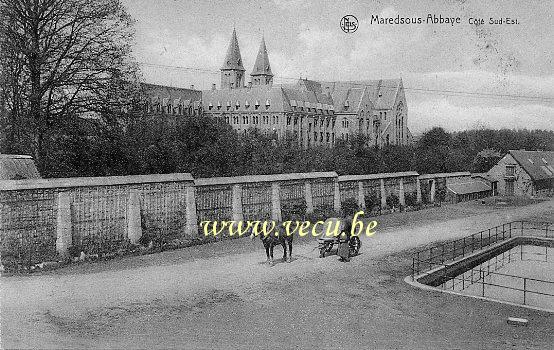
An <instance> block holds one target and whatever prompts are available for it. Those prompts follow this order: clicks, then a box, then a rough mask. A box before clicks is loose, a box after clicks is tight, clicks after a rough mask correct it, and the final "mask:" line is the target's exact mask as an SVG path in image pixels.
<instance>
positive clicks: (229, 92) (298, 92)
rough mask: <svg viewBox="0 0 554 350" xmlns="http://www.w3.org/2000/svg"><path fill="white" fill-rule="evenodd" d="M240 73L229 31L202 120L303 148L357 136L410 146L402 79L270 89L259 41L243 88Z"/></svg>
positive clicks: (234, 41)
mask: <svg viewBox="0 0 554 350" xmlns="http://www.w3.org/2000/svg"><path fill="white" fill-rule="evenodd" d="M244 71H245V69H244V67H243V66H242V59H241V55H240V49H239V46H238V40H237V36H236V32H235V31H234V30H233V34H232V37H231V43H230V44H229V48H228V51H227V56H226V58H225V61H224V63H223V67H222V68H221V89H220V90H216V89H215V87H214V88H212V90H208V91H203V92H202V106H203V112H204V115H209V116H212V117H215V118H218V119H221V120H223V121H224V122H226V123H228V124H230V125H231V126H232V127H233V128H234V129H235V130H237V131H238V132H239V133H246V131H247V130H248V129H250V128H254V129H258V130H260V131H262V132H263V133H265V134H269V135H274V136H275V137H276V138H281V137H284V136H285V135H287V134H291V135H293V136H294V137H295V138H297V139H298V142H299V144H300V145H302V146H303V147H311V146H320V145H327V146H333V145H334V144H335V143H336V141H337V140H338V139H339V138H342V139H345V140H349V139H350V138H352V137H354V136H355V135H358V134H361V135H364V136H366V137H367V138H368V143H369V144H370V145H374V146H377V147H382V146H385V145H407V144H409V143H410V142H411V134H410V132H409V130H408V126H407V125H408V113H407V111H408V110H407V102H406V97H405V94H404V87H403V83H402V79H389V80H369V81H353V82H335V83H321V82H317V81H311V80H307V79H299V81H298V82H297V83H296V84H289V85H279V86H276V85H273V73H272V71H271V66H270V63H269V57H268V53H267V48H266V44H265V39H262V42H261V44H260V49H259V52H258V55H257V58H256V63H255V65H254V69H253V70H252V73H251V82H250V83H249V84H248V86H245V85H244Z"/></svg>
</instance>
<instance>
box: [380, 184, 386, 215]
mask: <svg viewBox="0 0 554 350" xmlns="http://www.w3.org/2000/svg"><path fill="white" fill-rule="evenodd" d="M386 206H387V192H385V179H381V209H382V208H384V207H386Z"/></svg>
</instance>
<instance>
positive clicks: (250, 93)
mask: <svg viewBox="0 0 554 350" xmlns="http://www.w3.org/2000/svg"><path fill="white" fill-rule="evenodd" d="M268 100H269V102H270V103H269V107H268V108H266V106H265V105H266V102H267V101H268ZM237 102H238V103H239V110H242V111H244V110H245V107H246V102H248V104H249V107H248V109H249V110H255V109H254V106H255V104H256V102H258V103H259V104H260V112H262V111H263V112H282V111H283V110H284V108H286V106H287V104H286V103H285V102H284V95H283V92H282V90H281V88H280V87H277V86H271V85H260V86H253V87H251V88H242V89H228V90H205V91H202V104H203V106H204V110H205V111H209V106H210V104H211V105H212V107H213V108H216V107H217V106H218V104H220V105H221V106H222V111H224V110H226V106H227V104H228V103H229V104H230V105H231V108H232V110H236V109H235V106H236V105H237Z"/></svg>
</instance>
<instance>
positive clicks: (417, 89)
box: [138, 62, 554, 102]
mask: <svg viewBox="0 0 554 350" xmlns="http://www.w3.org/2000/svg"><path fill="white" fill-rule="evenodd" d="M138 63H139V64H141V65H143V66H148V67H159V68H168V69H180V70H187V71H192V72H200V73H207V74H213V75H216V74H217V75H219V74H220V71H215V70H211V69H203V68H194V67H185V66H174V65H165V64H157V63H148V62H138ZM273 78H274V79H279V80H292V81H297V80H299V79H300V78H299V77H298V78H294V77H285V76H279V75H275V76H273ZM318 82H320V83H325V84H334V85H339V86H340V85H344V86H349V87H352V86H359V87H366V86H377V85H380V86H381V87H385V88H393V89H395V88H397V86H396V85H395V86H390V85H384V84H379V83H361V82H347V81H323V80H318ZM404 90H407V91H411V92H414V93H424V94H427V93H437V94H441V95H447V96H453V97H455V96H458V97H461V96H467V97H476V98H502V99H505V100H510V101H515V100H526V101H529V102H530V101H537V102H538V101H541V102H554V97H548V96H531V95H514V94H495V93H486V92H474V91H459V90H442V89H429V88H421V87H406V86H404Z"/></svg>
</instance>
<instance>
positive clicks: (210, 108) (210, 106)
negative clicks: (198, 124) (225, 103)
mask: <svg viewBox="0 0 554 350" xmlns="http://www.w3.org/2000/svg"><path fill="white" fill-rule="evenodd" d="M212 108H214V105H212V103H211V102H210V104H209V105H208V109H209V110H210V111H211V110H212Z"/></svg>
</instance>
